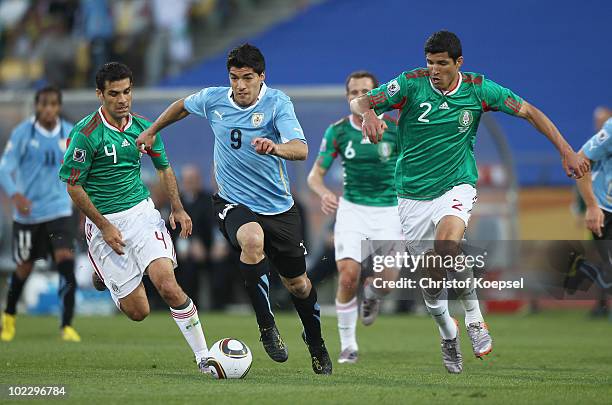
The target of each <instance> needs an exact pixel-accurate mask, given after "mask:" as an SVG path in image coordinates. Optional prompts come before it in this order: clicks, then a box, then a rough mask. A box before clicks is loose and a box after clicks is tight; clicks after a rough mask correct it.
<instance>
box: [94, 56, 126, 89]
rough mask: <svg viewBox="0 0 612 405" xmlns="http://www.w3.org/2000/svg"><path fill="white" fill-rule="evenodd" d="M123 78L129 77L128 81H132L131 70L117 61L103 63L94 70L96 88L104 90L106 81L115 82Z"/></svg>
mask: <svg viewBox="0 0 612 405" xmlns="http://www.w3.org/2000/svg"><path fill="white" fill-rule="evenodd" d="M123 79H130V83H133V82H134V78H133V76H132V71H131V70H130V68H129V67H127V66H126V65H124V64H123V63H119V62H109V63H105V64H104V65H102V67H100V69H98V71H97V72H96V88H98V89H100V90H101V91H104V87H105V85H106V82H109V83H111V82H117V81H119V80H123Z"/></svg>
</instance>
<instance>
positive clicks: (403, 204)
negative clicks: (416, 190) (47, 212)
mask: <svg viewBox="0 0 612 405" xmlns="http://www.w3.org/2000/svg"><path fill="white" fill-rule="evenodd" d="M397 209H398V212H399V218H400V222H401V225H402V233H403V235H404V239H405V241H406V243H405V244H406V248H407V249H408V251H409V252H410V254H413V255H419V254H423V253H424V252H427V251H428V250H431V249H433V240H434V238H435V233H434V232H435V225H434V222H433V220H432V217H433V213H434V204H433V202H432V201H421V200H410V199H405V198H398V206H397Z"/></svg>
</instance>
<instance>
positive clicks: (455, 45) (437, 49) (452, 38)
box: [425, 30, 462, 62]
mask: <svg viewBox="0 0 612 405" xmlns="http://www.w3.org/2000/svg"><path fill="white" fill-rule="evenodd" d="M442 52H448V56H450V57H451V58H452V59H453V60H454V61H455V62H456V61H457V59H458V58H459V57H460V56H462V51H461V41H460V40H459V37H458V36H457V35H455V34H454V33H452V32H450V31H446V30H442V31H438V32H434V33H433V34H431V36H430V37H429V38H427V41H426V42H425V54H428V53H442Z"/></svg>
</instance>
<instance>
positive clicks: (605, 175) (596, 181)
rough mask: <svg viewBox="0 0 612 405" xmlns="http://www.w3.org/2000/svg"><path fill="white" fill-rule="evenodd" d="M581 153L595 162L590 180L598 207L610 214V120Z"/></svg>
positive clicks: (611, 200)
mask: <svg viewBox="0 0 612 405" xmlns="http://www.w3.org/2000/svg"><path fill="white" fill-rule="evenodd" d="M582 151H583V152H584V154H585V155H586V156H587V157H588V158H589V159H590V160H592V161H593V162H595V163H594V164H593V167H592V168H591V171H592V173H591V178H592V180H593V193H594V194H595V197H596V198H597V202H598V203H599V207H600V208H601V209H603V210H606V211H608V212H612V118H610V119H608V120H607V121H606V122H605V123H604V125H603V127H602V128H601V130H600V131H599V132H598V133H596V134H595V135H593V137H592V138H591V139H589V140H588V141H587V143H585V144H584V146H583V147H582Z"/></svg>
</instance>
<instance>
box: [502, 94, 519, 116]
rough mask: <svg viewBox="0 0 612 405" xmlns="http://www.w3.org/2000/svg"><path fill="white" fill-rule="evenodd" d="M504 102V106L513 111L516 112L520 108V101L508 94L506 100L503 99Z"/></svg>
mask: <svg viewBox="0 0 612 405" xmlns="http://www.w3.org/2000/svg"><path fill="white" fill-rule="evenodd" d="M504 104H505V105H506V107H508V108H509V109H511V110H512V111H514V112H515V113H518V112H519V110H520V109H521V102H520V101H516V100H515V99H513V98H512V97H510V96H508V97H507V98H506V100H504Z"/></svg>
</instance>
